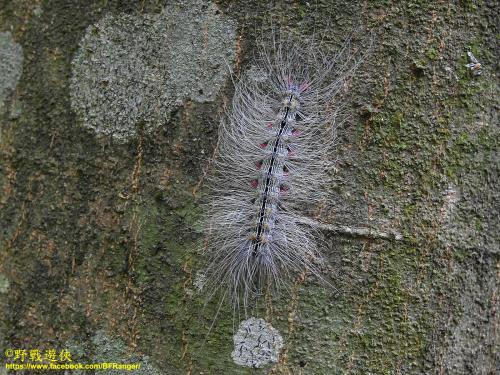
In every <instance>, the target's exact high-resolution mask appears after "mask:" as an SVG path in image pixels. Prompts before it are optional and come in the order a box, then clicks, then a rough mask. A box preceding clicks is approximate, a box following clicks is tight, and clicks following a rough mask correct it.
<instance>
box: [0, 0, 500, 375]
mask: <svg viewBox="0 0 500 375" xmlns="http://www.w3.org/2000/svg"><path fill="white" fill-rule="evenodd" d="M179 9H181V10H179ZM183 12H184V13H183ZM190 12H194V13H196V14H200V15H201V16H200V18H199V19H198V18H197V16H192V14H194V13H190ZM190 14H191V16H189V15H190ZM497 14H498V6H497V2H496V1H490V0H487V1H465V0H464V1H417V0H410V1H403V2H401V1H372V2H360V3H357V2H349V3H348V4H346V2H335V1H326V0H318V1H310V2H294V1H283V2H277V3H276V4H269V3H268V2H252V1H238V2H232V1H227V2H223V1H216V4H210V3H208V2H207V3H206V6H204V5H202V4H201V3H200V2H198V1H193V2H186V3H185V4H184V5H182V6H181V5H179V4H178V3H175V4H174V3H172V2H163V1H159V2H157V1H154V2H146V1H138V2H135V1H123V2H120V1H102V2H98V1H92V2H90V1H55V0H54V1H22V0H18V1H6V0H2V1H0V58H1V59H2V61H0V116H1V117H0V307H1V314H0V349H1V351H0V353H1V354H0V355H1V356H2V357H1V358H2V360H5V356H4V352H5V350H6V349H9V348H12V349H20V348H25V349H40V350H44V349H50V348H56V349H68V350H70V352H71V353H72V356H73V360H74V361H75V362H99V361H108V362H111V361H112V362H134V361H140V362H141V363H142V368H141V370H139V371H138V372H136V373H144V374H156V373H157V374H184V373H185V374H264V373H275V374H471V373H474V374H493V373H495V372H497V373H498V371H499V370H500V369H499V367H498V366H499V365H498V364H499V363H500V359H499V354H498V348H499V344H500V339H499V336H500V331H499V330H500V328H499V316H498V309H499V286H500V282H499V270H500V252H499V246H498V244H499V242H498V229H499V225H498V224H499V220H498V216H499V212H498V207H499V206H500V203H499V199H498V198H499V192H498V183H499V181H498V169H499V168H498V165H499V163H498V161H499V159H498V139H499V131H498V115H497V112H496V111H497V110H498V97H499V95H498V94H499V92H498V77H497V74H498V71H497V66H498V62H497V59H498V55H497V54H496V48H497V42H496V38H497V35H498V19H497ZM173 15H174V16H173ZM105 17H108V18H107V19H105ZM109 17H111V18H109ZM162 17H163V18H162ZM103 20H104V21H103ZM198 23H201V25H203V26H206V30H208V32H207V35H208V36H207V40H208V42H207V43H208V44H207V46H208V47H206V48H207V49H206V50H204V49H202V50H201V51H198V52H197V50H196V48H193V49H190V47H186V48H185V51H184V50H183V48H184V47H185V46H187V44H182V43H184V42H183V39H182V37H184V36H185V35H192V36H193V37H194V38H195V39H196V38H198V39H200V35H201V34H199V33H202V32H203V30H205V29H204V28H203V27H199V24H198ZM164 24H168V27H167V28H166V29H165V30H163V29H161V27H163V26H162V25H164ZM96 25H97V26H96ZM277 25H286V26H288V27H289V28H290V29H292V30H294V31H295V32H296V33H298V34H301V35H302V36H303V37H304V38H307V37H308V36H311V35H312V34H315V35H316V36H318V35H321V36H323V37H325V38H327V39H328V40H331V43H330V44H328V43H327V45H330V46H332V47H331V48H332V49H333V48H334V46H335V45H338V44H339V43H340V42H341V41H342V40H343V39H344V38H345V36H347V35H353V43H352V44H353V46H356V43H357V42H360V43H361V40H362V38H361V36H362V35H363V34H369V33H371V34H372V39H373V48H372V50H371V52H370V54H369V55H368V57H367V58H366V60H365V62H364V64H363V65H362V66H361V67H360V69H359V70H358V72H357V73H356V76H355V77H354V79H353V80H352V82H351V86H350V94H349V95H348V96H346V101H348V107H349V108H350V112H351V114H352V116H351V125H350V126H348V127H346V128H345V129H344V130H343V131H342V137H341V142H340V144H339V155H336V156H339V157H340V158H339V160H340V161H339V166H338V184H337V185H336V186H332V195H331V197H332V198H331V201H329V202H328V203H327V204H326V206H325V207H324V208H323V209H322V211H321V213H320V214H319V217H318V218H317V219H318V220H321V221H322V222H325V223H327V224H328V225H324V226H322V227H321V228H320V229H321V230H323V231H324V235H325V236H326V238H327V241H325V246H324V248H323V254H325V257H326V258H328V260H329V264H330V266H329V267H328V269H326V270H325V272H333V273H335V274H337V273H338V276H337V285H338V286H339V289H340V292H339V293H337V294H333V293H332V292H331V291H329V290H328V289H325V288H324V287H322V286H321V285H320V284H319V283H318V281H317V280H314V279H313V278H312V277H307V276H306V277H305V278H300V277H299V278H298V279H297V283H296V288H294V290H293V291H292V295H291V296H284V297H283V298H281V299H277V300H276V301H272V303H271V305H272V309H271V308H268V309H267V318H268V320H269V321H270V322H271V324H272V325H273V326H274V327H275V328H276V329H277V330H278V331H279V332H281V335H282V336H283V340H284V349H283V351H282V353H281V356H280V360H279V362H278V363H277V364H275V365H271V366H268V367H265V368H262V369H250V368H246V367H241V366H237V365H236V364H234V363H233V361H232V359H231V351H232V349H233V334H234V332H233V319H232V312H231V308H230V307H229V306H223V307H222V309H221V311H220V313H219V315H218V319H217V321H216V324H215V327H214V329H213V330H212V332H211V334H210V335H209V336H208V339H207V340H206V342H205V336H206V333H207V329H208V326H210V324H211V322H212V319H213V317H214V315H215V313H216V310H217V307H218V306H217V303H211V304H208V306H206V307H204V306H203V304H204V296H203V293H201V294H200V293H199V292H197V290H196V287H195V284H194V283H195V281H196V274H197V272H198V271H200V270H202V269H203V263H202V259H201V257H200V254H199V252H198V251H197V249H198V248H199V245H200V242H201V238H200V235H199V233H198V232H197V230H196V220H197V218H198V217H199V214H200V212H199V208H198V201H199V197H200V195H201V194H202V193H203V175H204V171H205V169H206V166H207V162H208V159H209V158H210V155H211V154H212V152H213V150H214V147H215V144H216V134H217V124H218V122H219V121H220V118H221V117H222V116H223V111H222V107H223V104H224V103H227V102H228V101H229V100H230V99H231V94H232V83H231V80H230V78H229V77H228V76H227V73H224V70H225V69H226V66H225V62H224V59H226V58H227V57H228V56H233V57H234V69H235V71H236V72H238V71H242V70H244V69H247V68H248V67H250V66H251V60H252V53H253V52H254V44H255V43H254V42H253V41H254V38H255V36H256V35H258V34H260V33H266V32H268V31H269V29H270V28H271V26H274V27H276V26H277ZM233 27H234V31H235V34H234V35H231V32H230V31H231V30H233V29H232V28H233ZM176 30H181V31H182V32H176ZM221 30H226V31H227V33H228V37H230V39H229V40H230V43H229V44H228V46H227V47H226V46H225V45H224V43H226V42H227V40H228V39H225V38H224V37H222V36H221V35H223V33H222V34H221ZM212 31H213V32H212ZM163 32H164V33H165V34H162V33H163ZM189 33H192V34H189ZM196 33H198V34H196ZM181 34H182V35H181ZM86 35H87V38H90V39H87V40H89V42H88V43H87V44H85V43H84V42H83V41H84V40H85V39H84V38H85V36H86ZM95 35H100V37H95V38H94V36H95ZM163 35H169V36H171V39H170V40H165V45H163V44H162V36H163ZM92 38H94V39H92ZM186 38H187V40H189V36H188V37H186ZM198 39H197V40H198ZM200 40H202V39H200ZM113 42H115V43H117V45H118V46H119V47H120V48H121V49H122V50H123V51H122V52H123V53H122V54H120V53H119V52H120V48H114V47H113V46H111V47H109V48H107V47H102V46H100V45H99V43H113ZM168 43H171V44H170V45H169V44H168ZM176 43H177V44H176ZM220 45H222V46H223V48H222V49H220V48H219V47H220ZM173 46H174V47H175V48H177V49H175V48H174V47H173ZM179 46H180V47H179ZM85 48H87V49H88V50H89V51H90V52H88V53H89V54H90V55H92V53H95V51H96V50H97V49H99V48H100V50H99V51H100V52H99V53H100V56H101V57H102V58H103V60H102V61H103V62H102V64H104V65H102V64H101V65H92V64H93V63H92V62H89V61H90V60H88V61H87V60H85V58H86V56H89V55H88V54H87V55H86V54H85V53H86V52H85V51H86V50H85ZM162 48H164V49H165V50H163V49H162ZM172 48H174V49H175V51H176V53H175V55H174V54H172ZM204 48H205V47H204ZM232 49H234V51H232ZM227 50H229V52H228V53H229V55H227V56H226V51H227ZM82 51H83V52H82ZM106 51H108V52H106ZM141 51H142V52H141ZM183 51H184V52H185V53H183ZM467 51H471V52H472V53H473V54H474V56H476V57H477V59H478V60H479V61H480V63H481V64H482V68H481V71H482V74H481V75H476V74H474V73H476V72H477V71H476V72H474V71H472V70H471V69H469V68H467V67H466V64H467V63H469V61H468V58H467ZM106 53H108V55H106ZM203 54H204V55H203ZM103 56H105V57H103ZM178 56H181V57H180V60H178V61H177V60H175V59H176V58H177V57H178ZM200 56H201V57H200ZM198 58H201V59H202V60H201V61H202V63H203V64H207V61H208V63H209V64H212V65H210V67H211V68H213V69H212V70H210V71H209V70H205V69H203V68H200V66H201V65H197V59H198ZM165 59H171V60H168V61H166V60H165ZM216 60H220V66H217V61H216ZM82 61H83V62H82ZM98 63H101V61H98ZM85 64H87V65H88V66H86V67H85V66H84V65H85ZM106 64H110V65H109V66H107V65H106ZM113 64H114V65H113ZM141 64H143V65H141ZM169 64H170V65H169ZM82 66H83V67H82ZM96 66H100V67H101V68H102V69H108V68H109V69H110V70H109V75H110V77H111V79H114V80H115V81H109V80H107V78H102V76H101V75H99V74H100V73H102V72H99V71H97V70H96ZM184 67H185V68H184ZM112 68H116V69H117V70H114V72H117V71H118V72H119V73H120V74H119V75H118V74H115V75H113V74H114V73H113V70H112ZM78 69H80V70H78ZM85 69H87V70H85ZM143 69H144V70H146V69H151V70H147V74H144V75H143V76H142V77H140V79H136V80H134V74H139V73H140V72H141V71H143ZM217 69H218V70H217ZM165 72H166V73H165ZM122 73H123V74H122ZM127 74H129V75H128V76H127ZM155 74H157V75H158V76H155ZM2 77H3V78H2ZM85 77H86V78H85ZM120 77H122V78H123V82H125V83H123V84H122V83H120V82H118V81H116V80H117V79H119V78H120ZM148 77H153V78H154V77H157V78H158V77H160V78H158V79H159V80H158V81H155V80H154V79H153V78H152V79H151V81H148V82H147V84H144V80H145V79H149V78H148ZM165 77H167V78H170V79H169V80H166V79H165ZM155 79H156V78H155ZM117 82H118V83H117ZM141 85H143V86H144V85H145V86H144V87H143V86H141ZM162 85H164V86H162ZM200 85H201V86H200ZM163 88H164V90H165V92H167V93H168V94H167V96H165V97H163V96H162V95H163ZM79 90H80V91H79ZM120 90H121V91H120ZM134 90H135V91H134ZM145 90H151V91H150V92H148V94H147V95H146V94H144V96H143V97H141V99H142V102H140V103H139V104H138V103H135V104H130V103H129V102H127V100H128V99H134V98H128V96H127V95H128V93H130V92H132V93H135V92H136V91H137V92H138V93H141V95H142V93H143V92H145ZM96 91H99V92H104V93H106V96H105V97H103V98H93V99H89V100H88V101H85V98H88V96H89V95H95V92H96ZM134 95H135V94H134ZM157 96H160V97H161V100H160V101H155V100H156V98H157ZM110 98H111V99H110ZM101 101H102V102H104V103H107V104H106V105H102V102H101ZM75 103H76V104H75ZM88 103H93V104H92V106H91V108H90V107H89V106H88V105H87V104H88ZM165 103H166V104H165ZM86 105H87V106H86ZM133 105H136V106H137V107H138V109H137V108H135V107H133ZM157 106H159V107H157ZM155 110H157V112H154V113H155V114H154V115H150V114H151V113H152V111H155ZM99 111H100V112H99ZM123 111H125V112H123ZM127 111H128V112H127ZM141 111H142V112H141ZM89 113H90V114H91V115H92V116H93V117H89V118H87V119H85V118H84V117H85V114H89ZM121 113H126V116H124V117H123V118H120V120H117V116H120V114H121ZM89 116H90V115H89ZM134 116H135V117H134ZM131 119H132V120H133V121H132V120H131ZM85 123H87V125H85ZM89 123H90V126H89V125H88V124H89ZM103 123H105V124H104V125H103ZM122 124H123V128H120V126H122ZM101 125H102V126H105V127H106V126H108V128H107V129H108V131H99V126H101ZM117 127H118V128H119V129H123V130H120V131H121V133H120V136H118V137H114V136H112V135H110V134H109V133H110V132H112V131H116V129H117ZM109 129H111V130H109ZM336 156H334V157H336ZM345 226H348V227H351V228H369V229H371V230H372V231H369V230H361V231H358V232H355V233H354V235H352V236H348V235H345V234H342V233H341V232H342V231H340V232H339V231H338V230H333V231H331V230H330V229H332V228H333V229H335V228H337V229H338V228H342V227H345ZM375 232H376V233H392V232H397V233H401V235H402V240H400V241H398V240H394V239H392V237H391V236H388V237H387V238H384V237H383V236H382V237H380V236H371V235H370V233H375ZM365 234H366V235H365ZM2 371H4V372H5V370H4V369H0V374H2V373H3V372H2ZM26 373H29V372H26ZM75 373H76V372H75Z"/></svg>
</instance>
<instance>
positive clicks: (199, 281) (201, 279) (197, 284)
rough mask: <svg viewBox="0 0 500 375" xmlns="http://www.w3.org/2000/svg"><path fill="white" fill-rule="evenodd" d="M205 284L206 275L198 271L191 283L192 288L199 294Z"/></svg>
mask: <svg viewBox="0 0 500 375" xmlns="http://www.w3.org/2000/svg"><path fill="white" fill-rule="evenodd" d="M206 282H207V275H206V274H205V273H204V272H202V271H198V272H197V273H196V276H195V277H194V281H193V286H194V288H195V289H196V291H197V292H201V291H202V290H203V288H204V286H205V283H206Z"/></svg>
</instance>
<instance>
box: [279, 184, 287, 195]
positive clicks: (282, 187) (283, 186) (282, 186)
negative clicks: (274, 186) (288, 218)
mask: <svg viewBox="0 0 500 375" xmlns="http://www.w3.org/2000/svg"><path fill="white" fill-rule="evenodd" d="M287 191H288V188H287V187H286V186H285V185H280V193H286V192H287Z"/></svg>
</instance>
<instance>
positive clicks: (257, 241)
mask: <svg viewBox="0 0 500 375" xmlns="http://www.w3.org/2000/svg"><path fill="white" fill-rule="evenodd" d="M292 98H293V94H290V97H289V98H288V103H287V106H286V108H285V115H284V116H283V119H282V120H281V124H280V130H279V132H278V136H277V137H276V142H275V143H274V148H273V153H272V156H271V162H270V163H269V168H268V169H267V172H266V184H265V188H264V195H263V198H262V206H261V208H260V213H259V224H258V225H257V237H256V238H255V245H254V248H253V252H252V255H253V256H256V255H257V251H258V250H259V247H260V245H261V242H260V235H261V234H262V227H263V225H264V214H265V211H266V205H267V195H268V194H269V185H270V184H271V174H272V172H273V166H274V162H275V160H276V152H277V150H278V145H279V143H280V141H281V136H282V134H283V131H284V130H285V128H286V121H287V118H288V113H289V112H290V105H291V102H292Z"/></svg>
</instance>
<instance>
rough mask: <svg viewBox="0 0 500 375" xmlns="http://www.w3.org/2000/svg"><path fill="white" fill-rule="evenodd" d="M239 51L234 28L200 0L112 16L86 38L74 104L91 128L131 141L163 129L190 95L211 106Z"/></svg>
mask: <svg viewBox="0 0 500 375" xmlns="http://www.w3.org/2000/svg"><path fill="white" fill-rule="evenodd" d="M235 53H236V25H235V23H234V22H233V21H232V20H231V19H229V18H227V17H226V16H224V14H223V13H222V12H220V11H219V10H218V9H217V7H216V6H215V5H214V4H211V3H208V4H207V2H205V1H202V0H195V1H193V2H189V3H183V2H180V1H179V2H176V3H174V4H171V5H170V6H169V7H168V8H165V9H164V10H163V11H162V12H161V13H159V14H145V15H128V14H119V15H108V16H105V17H104V18H102V19H101V20H100V21H99V22H97V23H96V24H95V25H91V26H89V27H88V28H87V30H86V33H85V35H84V37H83V38H82V40H81V41H80V44H79V50H78V52H77V53H76V54H75V57H74V59H73V62H72V77H71V84H70V88H71V91H70V93H71V104H72V107H73V109H74V110H75V112H76V113H77V115H78V117H79V119H80V121H81V122H82V123H83V125H84V126H85V127H88V128H90V129H93V130H95V131H96V132H97V133H100V134H105V135H112V136H113V137H114V138H116V139H117V140H123V141H125V140H128V139H130V138H133V137H134V136H135V134H136V133H137V129H138V128H139V127H143V128H144V130H145V131H150V130H153V129H156V128H159V127H161V126H163V125H165V123H166V122H167V121H168V120H169V118H170V114H171V112H172V111H173V110H175V108H176V107H178V106H180V105H182V103H183V101H184V100H186V99H187V98H190V99H192V100H194V101H196V102H207V101H213V100H214V99H215V97H216V95H217V93H218V92H219V90H220V89H221V88H222V86H223V85H224V84H225V82H226V80H227V77H228V75H229V69H228V66H230V65H232V64H233V62H234V57H235Z"/></svg>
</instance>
